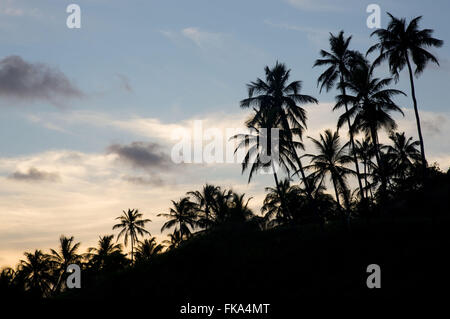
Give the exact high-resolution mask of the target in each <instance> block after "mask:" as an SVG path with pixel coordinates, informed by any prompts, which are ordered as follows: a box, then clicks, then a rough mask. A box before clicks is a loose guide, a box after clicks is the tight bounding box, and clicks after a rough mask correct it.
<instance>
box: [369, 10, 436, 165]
mask: <svg viewBox="0 0 450 319" xmlns="http://www.w3.org/2000/svg"><path fill="white" fill-rule="evenodd" d="M387 14H388V15H389V17H390V18H391V20H390V22H389V24H388V27H387V29H378V30H376V31H374V32H373V33H372V34H371V36H372V35H376V36H378V40H379V43H377V44H375V45H373V46H372V47H370V48H369V50H368V51H367V53H368V54H369V53H370V52H372V51H374V50H377V49H378V50H379V51H380V55H379V57H378V58H377V59H376V60H375V63H376V64H377V63H380V62H381V61H383V60H385V59H388V61H389V68H390V70H391V73H392V74H393V75H394V76H395V79H396V80H398V77H399V73H400V71H402V70H403V68H404V67H405V65H406V66H407V67H408V72H409V82H410V85H411V96H412V99H413V104H414V114H415V116H416V124H417V133H418V135H419V141H420V151H421V155H422V167H423V169H424V171H425V169H426V158H425V147H424V142H423V137H422V129H421V126H420V117H419V109H418V106H417V99H416V92H415V87H414V77H413V70H412V67H411V61H410V58H411V59H412V61H413V62H414V64H415V65H416V69H415V70H414V74H415V75H416V76H418V75H420V74H421V73H422V72H423V71H424V69H425V67H426V65H427V63H428V62H430V61H431V62H434V63H436V64H437V65H439V62H438V60H437V58H436V57H435V56H434V55H433V54H431V53H430V52H429V51H427V50H426V49H427V48H429V47H441V46H442V45H443V43H444V42H443V41H442V40H439V39H436V38H433V37H432V34H433V32H434V31H433V30H432V29H422V30H420V29H419V22H420V20H421V19H422V17H421V16H419V17H416V18H414V19H412V20H411V21H410V23H409V24H407V22H406V20H405V19H399V18H396V17H394V16H393V15H392V14H390V13H387Z"/></svg>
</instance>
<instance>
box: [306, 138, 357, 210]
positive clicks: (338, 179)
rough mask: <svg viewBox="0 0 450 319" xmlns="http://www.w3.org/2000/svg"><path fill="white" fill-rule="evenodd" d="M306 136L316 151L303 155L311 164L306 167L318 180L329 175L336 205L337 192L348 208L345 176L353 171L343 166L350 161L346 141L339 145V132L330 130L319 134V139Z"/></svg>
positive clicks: (337, 199) (338, 201)
mask: <svg viewBox="0 0 450 319" xmlns="http://www.w3.org/2000/svg"><path fill="white" fill-rule="evenodd" d="M308 138H309V139H310V140H311V141H312V142H313V143H314V146H315V147H316V149H317V151H318V153H317V154H306V155H305V157H307V158H310V161H311V165H308V166H307V167H306V168H307V169H311V170H313V174H314V176H315V177H316V178H318V179H320V180H323V179H324V178H325V176H326V175H329V176H330V180H331V182H332V183H333V187H334V191H335V195H336V201H337V203H338V205H339V206H340V200H339V194H342V196H343V197H344V201H345V205H346V207H347V209H349V198H348V194H347V193H348V185H347V181H346V177H347V176H348V175H349V174H351V173H353V171H352V170H350V169H349V168H347V167H345V165H347V164H348V163H350V162H351V161H352V158H351V157H350V156H349V155H348V153H347V151H346V149H347V147H348V143H346V144H345V145H343V146H341V143H340V139H339V134H338V133H337V132H334V133H333V132H331V130H326V131H325V132H324V134H323V135H322V134H320V140H316V139H314V138H312V137H308Z"/></svg>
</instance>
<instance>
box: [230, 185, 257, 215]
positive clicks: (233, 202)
mask: <svg viewBox="0 0 450 319" xmlns="http://www.w3.org/2000/svg"><path fill="white" fill-rule="evenodd" d="M244 198H245V194H238V193H235V192H232V193H231V197H230V201H229V207H228V212H229V213H228V215H229V217H228V220H229V221H235V222H244V221H247V220H249V219H251V218H252V217H253V216H254V214H253V211H252V210H251V209H250V208H249V207H248V203H249V202H250V200H251V199H252V198H253V197H250V198H248V199H247V200H245V199H244Z"/></svg>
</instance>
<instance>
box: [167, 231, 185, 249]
mask: <svg viewBox="0 0 450 319" xmlns="http://www.w3.org/2000/svg"><path fill="white" fill-rule="evenodd" d="M167 236H168V237H169V239H168V240H167V239H166V240H163V244H164V245H167V249H168V250H172V249H175V248H177V247H178V246H179V245H180V244H181V242H182V241H183V240H185V238H183V237H182V236H181V235H180V232H177V231H176V232H174V233H173V234H168V235H167Z"/></svg>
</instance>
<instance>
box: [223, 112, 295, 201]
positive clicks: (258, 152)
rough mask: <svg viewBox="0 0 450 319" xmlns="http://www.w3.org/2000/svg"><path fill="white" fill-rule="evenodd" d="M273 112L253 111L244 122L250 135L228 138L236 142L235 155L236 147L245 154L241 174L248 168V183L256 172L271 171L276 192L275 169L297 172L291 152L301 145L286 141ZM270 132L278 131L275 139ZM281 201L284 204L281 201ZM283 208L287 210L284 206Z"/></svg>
mask: <svg viewBox="0 0 450 319" xmlns="http://www.w3.org/2000/svg"><path fill="white" fill-rule="evenodd" d="M276 112H277V110H276V109H275V108H266V107H264V106H263V107H262V109H261V110H256V109H255V114H254V116H253V117H250V118H249V119H248V120H247V122H246V126H247V128H249V129H250V133H248V134H237V135H235V136H232V137H231V138H234V139H238V140H240V142H239V144H238V145H237V146H236V150H235V152H237V151H238V150H239V149H240V148H244V150H245V151H246V154H245V157H244V159H243V162H242V173H243V172H244V171H245V170H246V169H249V171H250V172H249V177H248V182H250V181H251V179H252V177H253V174H254V173H256V172H258V171H259V170H266V171H267V170H271V173H272V175H273V177H274V180H275V185H276V187H277V189H279V178H278V174H277V171H278V169H279V168H283V169H284V170H286V171H287V172H289V171H290V170H292V169H293V170H297V168H296V165H295V163H294V162H293V161H292V158H295V156H296V154H295V155H294V153H293V147H294V148H295V147H296V148H303V144H302V142H299V141H292V140H290V137H289V136H290V134H289V133H286V131H285V130H284V128H283V127H281V126H280V124H279V123H280V117H279V116H278V115H277V114H276ZM272 129H276V130H277V131H278V137H276V136H274V135H273V134H272ZM264 141H267V143H264ZM280 194H281V193H280ZM280 196H282V194H281V195H280ZM281 200H282V202H284V199H283V198H281ZM283 206H284V207H285V209H288V207H287V206H286V205H285V204H283Z"/></svg>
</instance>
